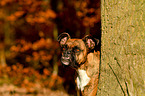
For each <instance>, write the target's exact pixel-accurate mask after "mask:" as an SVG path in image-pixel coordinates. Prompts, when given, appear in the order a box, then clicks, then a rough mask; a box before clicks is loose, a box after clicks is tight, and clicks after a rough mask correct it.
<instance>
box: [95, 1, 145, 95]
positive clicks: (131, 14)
mask: <svg viewBox="0 0 145 96" xmlns="http://www.w3.org/2000/svg"><path fill="white" fill-rule="evenodd" d="M101 1H102V2H101V8H102V12H101V15H102V18H101V20H102V38H101V40H102V42H101V44H102V46H101V74H100V81H99V86H98V93H97V95H98V96H123V95H124V96H144V95H145V10H144V9H145V2H144V0H101Z"/></svg>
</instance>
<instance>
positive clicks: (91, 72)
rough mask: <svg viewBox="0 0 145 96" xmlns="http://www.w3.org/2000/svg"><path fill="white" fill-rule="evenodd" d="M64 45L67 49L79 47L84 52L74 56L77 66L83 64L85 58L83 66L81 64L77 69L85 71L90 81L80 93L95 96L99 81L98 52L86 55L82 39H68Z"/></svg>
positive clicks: (85, 95) (84, 95)
mask: <svg viewBox="0 0 145 96" xmlns="http://www.w3.org/2000/svg"><path fill="white" fill-rule="evenodd" d="M66 44H67V45H68V46H69V47H74V46H79V48H81V50H84V51H83V52H82V53H81V54H79V56H76V58H77V61H78V62H79V64H80V63H81V62H85V59H86V58H87V61H86V62H85V63H84V64H82V65H81V66H80V67H79V68H78V69H83V70H86V72H87V75H88V76H89V77H90V78H91V80H90V82H89V83H88V85H87V86H86V87H85V88H84V91H82V92H81V93H82V95H83V96H96V93H97V86H98V81H99V63H100V52H99V51H97V52H95V51H94V53H89V54H88V55H87V50H86V46H85V44H84V42H83V41H82V39H68V41H67V42H66ZM85 57H86V58H85Z"/></svg>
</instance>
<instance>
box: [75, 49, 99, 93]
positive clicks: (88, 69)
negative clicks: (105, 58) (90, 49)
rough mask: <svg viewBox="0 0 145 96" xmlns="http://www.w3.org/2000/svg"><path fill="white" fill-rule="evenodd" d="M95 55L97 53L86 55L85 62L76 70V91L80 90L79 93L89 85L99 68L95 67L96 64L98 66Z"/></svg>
mask: <svg viewBox="0 0 145 96" xmlns="http://www.w3.org/2000/svg"><path fill="white" fill-rule="evenodd" d="M97 54H98V53H96V52H94V53H89V54H88V55H87V61H86V62H85V63H84V64H82V65H81V66H80V67H79V68H78V69H77V73H78V77H77V86H78V89H81V91H83V90H84V87H85V86H86V85H88V84H89V82H90V81H91V78H92V76H93V74H94V73H95V72H96V71H97V69H98V67H99V66H96V64H99V62H98V61H99V60H98V59H99V58H97ZM97 72H98V71H97Z"/></svg>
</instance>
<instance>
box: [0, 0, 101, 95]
mask: <svg viewBox="0 0 145 96" xmlns="http://www.w3.org/2000/svg"><path fill="white" fill-rule="evenodd" d="M100 13H101V12H100V0H0V86H1V87H0V95H5V94H7V95H11V94H18V95H24V94H35V95H40V96H51V94H52V96H60V93H61V94H63V96H65V95H66V96H67V94H69V95H74V94H75V93H76V88H75V83H74V79H75V77H74V76H73V75H74V74H76V73H75V71H74V70H73V69H71V68H69V67H64V66H62V65H61V63H60V59H59V58H60V56H61V50H60V46H59V44H58V42H57V36H58V35H59V34H60V33H62V32H68V33H69V34H70V36H71V37H72V38H83V37H84V36H85V35H86V34H91V35H92V36H94V37H95V38H98V39H100V38H101V31H100V28H101V22H100V19H101V14H100ZM98 50H99V48H98ZM52 90H53V91H52ZM58 90H59V91H58ZM48 94H49V95H48ZM5 96H6V95H5Z"/></svg>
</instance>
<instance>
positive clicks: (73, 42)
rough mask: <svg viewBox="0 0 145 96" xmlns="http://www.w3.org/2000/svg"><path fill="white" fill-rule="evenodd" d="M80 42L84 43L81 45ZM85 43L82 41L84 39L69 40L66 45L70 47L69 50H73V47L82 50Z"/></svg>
mask: <svg viewBox="0 0 145 96" xmlns="http://www.w3.org/2000/svg"><path fill="white" fill-rule="evenodd" d="M80 42H82V43H80ZM83 43H84V42H83V41H82V39H69V40H68V41H67V43H66V44H67V45H68V47H69V48H73V47H75V46H77V47H79V48H81V49H84V48H83V46H82V44H83Z"/></svg>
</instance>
